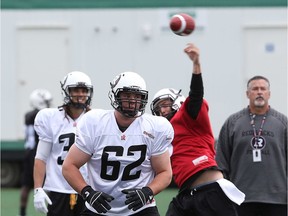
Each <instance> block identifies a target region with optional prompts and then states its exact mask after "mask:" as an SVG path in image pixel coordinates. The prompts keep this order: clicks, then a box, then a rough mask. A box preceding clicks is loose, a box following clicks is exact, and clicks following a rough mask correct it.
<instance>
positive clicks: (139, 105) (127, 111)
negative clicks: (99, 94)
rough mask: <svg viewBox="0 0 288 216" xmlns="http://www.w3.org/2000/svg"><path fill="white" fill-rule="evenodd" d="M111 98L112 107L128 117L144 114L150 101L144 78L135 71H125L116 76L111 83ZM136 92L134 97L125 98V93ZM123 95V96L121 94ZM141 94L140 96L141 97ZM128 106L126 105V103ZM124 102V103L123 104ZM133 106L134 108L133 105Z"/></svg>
mask: <svg viewBox="0 0 288 216" xmlns="http://www.w3.org/2000/svg"><path fill="white" fill-rule="evenodd" d="M110 86H111V90H110V91H109V95H108V96H109V98H110V100H111V105H112V107H113V108H114V109H115V110H117V111H118V112H120V113H121V114H123V115H124V116H126V117H128V118H135V117H139V116H141V115H143V114H144V112H145V107H146V104H147V102H148V91H147V90H146V83H145V81H144V79H143V78H142V77H141V76H139V75H138V74H136V73H134V72H124V73H121V74H120V75H118V76H116V77H115V78H114V80H113V81H112V82H111V83H110ZM125 93H126V94H127V96H128V94H134V95H136V96H135V97H134V98H130V97H129V96H128V97H127V98H125V95H124V96H123V94H125ZM121 95H122V96H121ZM139 96H140V97H139ZM124 103H125V104H128V106H126V107H125V106H124V105H125V104H124ZM123 104H124V105H123ZM132 106H133V109H131V107H132Z"/></svg>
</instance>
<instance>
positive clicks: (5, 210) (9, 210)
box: [1, 188, 177, 216]
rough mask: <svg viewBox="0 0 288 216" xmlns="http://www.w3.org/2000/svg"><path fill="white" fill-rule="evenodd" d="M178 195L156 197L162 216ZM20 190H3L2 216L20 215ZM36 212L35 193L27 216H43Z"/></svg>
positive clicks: (167, 192) (172, 191)
mask: <svg viewBox="0 0 288 216" xmlns="http://www.w3.org/2000/svg"><path fill="white" fill-rule="evenodd" d="M176 193H177V189H174V188H168V189H166V190H164V191H163V192H162V193H160V194H158V195H157V196H156V201H157V206H158V208H159V211H160V215H161V216H165V212H166V210H167V207H168V205H169V202H170V200H171V199H172V197H173V196H175V194H176ZM19 201H20V189H19V188H1V216H17V215H18V213H19ZM43 215H44V214H40V213H38V212H36V211H35V210H34V206H33V192H32V191H31V193H30V197H29V205H28V209H27V216H43Z"/></svg>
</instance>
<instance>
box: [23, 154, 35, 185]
mask: <svg viewBox="0 0 288 216" xmlns="http://www.w3.org/2000/svg"><path fill="white" fill-rule="evenodd" d="M24 154H25V155H24V161H23V171H22V180H21V184H22V186H26V187H29V188H33V187H34V181H33V169H34V158H35V154H36V149H34V150H31V149H27V150H25V153H24Z"/></svg>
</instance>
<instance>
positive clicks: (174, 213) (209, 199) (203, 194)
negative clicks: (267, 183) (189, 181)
mask: <svg viewBox="0 0 288 216" xmlns="http://www.w3.org/2000/svg"><path fill="white" fill-rule="evenodd" d="M236 205H237V204H235V203H234V202H232V201H231V200H230V199H229V198H228V197H227V196H226V195H225V193H224V192H223V191H222V189H221V187H220V186H219V184H218V183H217V182H214V183H210V184H207V185H203V186H200V187H198V188H195V189H194V190H193V189H185V190H183V191H181V192H180V193H178V194H177V196H176V197H175V198H173V200H172V201H171V202H170V204H169V207H168V210H167V213H166V216H180V215H181V216H198V215H201V216H211V215H221V216H237V211H236Z"/></svg>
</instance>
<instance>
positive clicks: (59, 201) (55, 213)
mask: <svg viewBox="0 0 288 216" xmlns="http://www.w3.org/2000/svg"><path fill="white" fill-rule="evenodd" d="M48 196H49V198H50V199H51V201H52V205H48V213H47V216H78V215H80V214H81V212H82V211H83V210H84V208H85V203H84V200H83V198H82V197H81V196H79V195H78V194H64V193H58V192H49V193H48Z"/></svg>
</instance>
